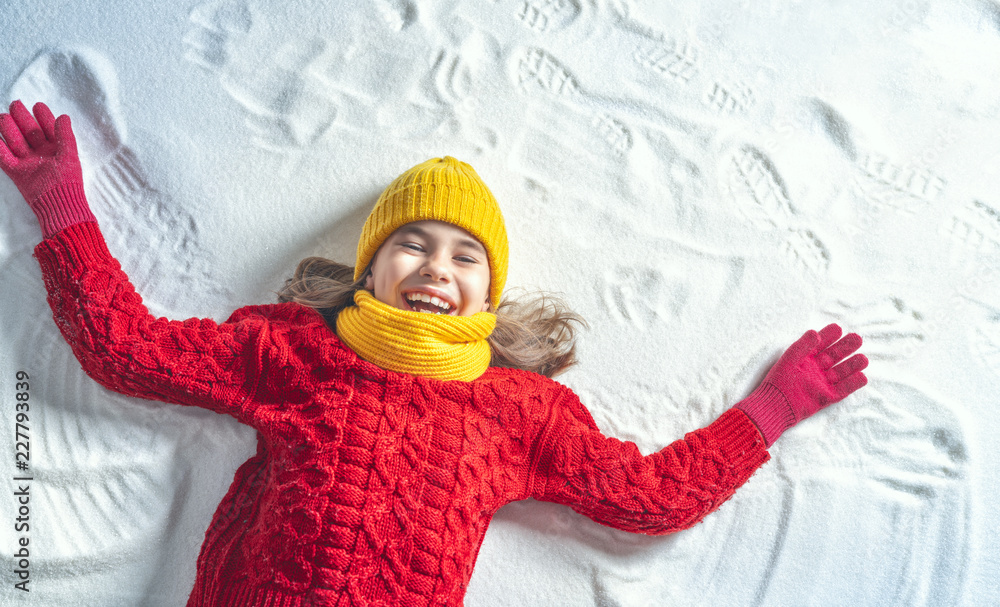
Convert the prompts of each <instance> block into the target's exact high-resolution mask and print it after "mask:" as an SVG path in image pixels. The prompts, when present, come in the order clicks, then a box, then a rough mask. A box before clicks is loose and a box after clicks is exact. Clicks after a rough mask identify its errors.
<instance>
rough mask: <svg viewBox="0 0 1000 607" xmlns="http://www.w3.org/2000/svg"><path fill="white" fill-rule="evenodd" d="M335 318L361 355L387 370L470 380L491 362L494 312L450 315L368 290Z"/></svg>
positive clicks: (339, 329) (357, 294) (344, 337)
mask: <svg viewBox="0 0 1000 607" xmlns="http://www.w3.org/2000/svg"><path fill="white" fill-rule="evenodd" d="M354 304H355V305H353V306H350V307H348V308H344V310H343V311H341V313H340V315H339V316H337V335H338V336H339V337H340V339H342V340H343V341H344V343H345V344H347V346H348V347H349V348H351V349H352V350H354V352H355V353H356V354H357V355H358V356H360V357H361V358H363V359H365V360H367V361H369V362H372V363H374V364H376V365H378V366H380V367H382V368H383V369H388V370H390V371H398V372H400V373H409V374H410V375H422V376H424V377H433V378H435V379H442V380H460V381H472V380H474V379H476V378H477V377H479V376H480V375H482V374H483V373H484V372H485V371H486V369H487V367H489V366H490V346H489V344H488V343H487V342H486V338H487V337H489V335H490V333H492V332H493V329H494V327H496V322H497V319H496V316H495V315H493V314H491V313H489V312H477V313H476V314H473V315H472V316H448V315H445V314H427V313H424V312H411V311H409V310H400V309H399V308H395V307H393V306H390V305H389V304H386V303H383V302H381V301H379V300H377V299H375V296H373V295H372V294H371V293H370V292H369V291H364V290H359V291H357V292H355V293H354Z"/></svg>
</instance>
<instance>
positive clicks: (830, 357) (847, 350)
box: [816, 333, 862, 367]
mask: <svg viewBox="0 0 1000 607" xmlns="http://www.w3.org/2000/svg"><path fill="white" fill-rule="evenodd" d="M861 343H862V342H861V336H860V335H858V334H857V333H848V334H847V335H845V336H844V338H843V339H841V340H840V341H838V342H837V343H835V344H833V345H832V346H830V347H829V348H827V349H826V351H825V352H823V354H822V355H821V356H820V357H818V358H817V360H816V362H818V363H819V364H820V366H822V367H830V366H833V365H835V364H837V363H838V362H840V361H841V360H843V359H845V358H847V357H848V356H850V355H851V354H852V353H854V352H856V351H857V350H858V348H860V347H861Z"/></svg>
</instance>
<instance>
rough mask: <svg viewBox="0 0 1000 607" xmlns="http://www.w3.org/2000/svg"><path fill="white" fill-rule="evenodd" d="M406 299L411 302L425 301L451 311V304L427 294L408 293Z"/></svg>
mask: <svg viewBox="0 0 1000 607" xmlns="http://www.w3.org/2000/svg"><path fill="white" fill-rule="evenodd" d="M405 297H406V299H408V300H409V301H423V302H425V303H429V304H431V305H434V306H437V307H439V308H441V309H443V310H450V309H451V304H449V303H448V302H446V301H444V300H443V299H439V298H437V297H432V296H430V295H428V294H426V293H407V294H406V296H405Z"/></svg>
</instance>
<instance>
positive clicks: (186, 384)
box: [0, 101, 267, 418]
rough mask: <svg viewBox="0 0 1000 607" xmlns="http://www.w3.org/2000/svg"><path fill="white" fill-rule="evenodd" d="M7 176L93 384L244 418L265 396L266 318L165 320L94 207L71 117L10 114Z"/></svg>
mask: <svg viewBox="0 0 1000 607" xmlns="http://www.w3.org/2000/svg"><path fill="white" fill-rule="evenodd" d="M0 134H2V135H3V141H0V168H2V169H3V170H4V172H5V173H7V175H8V176H10V178H11V180H13V181H14V183H15V185H17V187H18V189H19V190H20V192H21V194H22V195H23V196H24V198H25V200H26V201H27V202H28V205H29V206H30V207H31V209H32V211H34V212H35V215H36V216H37V217H38V220H39V223H40V225H41V227H42V233H43V235H44V237H45V239H44V240H43V242H42V243H41V244H39V245H38V246H37V247H36V248H35V256H36V257H37V258H38V261H39V264H40V265H41V268H42V275H43V278H44V281H45V287H46V290H47V291H48V301H49V304H50V306H51V307H52V311H53V315H54V317H55V321H56V325H57V326H58V327H59V330H60V331H61V332H62V334H63V336H64V337H65V338H66V341H67V343H69V345H70V347H71V348H72V349H73V353H74V354H75V355H76V357H77V358H78V359H79V361H80V363H81V365H82V366H83V368H84V370H85V371H86V372H87V374H88V375H90V376H91V377H93V378H94V379H95V380H97V381H98V382H99V383H101V384H102V385H104V386H106V387H108V388H110V389H112V390H115V391H117V392H121V393H123V394H127V395H129V396H138V397H142V398H149V399H156V400H163V401H168V402H174V403H178V404H190V405H199V406H204V407H208V408H211V409H213V410H216V411H219V412H222V413H230V414H233V415H235V416H237V417H238V418H241V417H243V416H242V415H241V414H242V413H245V411H242V407H245V406H246V404H247V402H248V400H249V398H248V397H249V395H250V394H251V393H252V391H253V390H254V389H255V387H256V377H259V374H260V369H259V365H255V364H253V361H255V360H259V358H260V357H259V356H254V351H255V349H256V348H257V347H258V344H259V340H260V338H261V337H262V334H266V333H267V322H266V319H265V318H264V317H263V316H261V315H255V314H247V313H243V314H238V315H234V317H233V318H231V319H230V320H229V321H227V322H226V323H223V324H216V323H215V322H214V321H212V320H201V319H190V320H186V321H184V322H178V321H168V320H166V319H163V318H159V319H158V318H155V317H153V316H152V315H150V314H149V311H148V310H147V309H146V307H145V306H144V305H143V303H142V298H141V297H139V295H138V294H137V293H136V292H135V290H134V288H133V287H132V284H131V283H130V282H129V280H128V277H127V276H126V275H125V273H124V272H122V270H121V266H120V265H119V264H118V261H117V260H115V259H114V258H113V257H112V256H111V254H110V253H109V252H108V249H107V246H106V244H105V242H104V238H103V236H102V235H101V232H100V229H99V228H98V226H97V223H96V220H95V218H94V216H93V214H92V213H91V212H90V208H89V206H88V204H87V200H86V198H85V196H84V191H83V178H82V171H81V169H80V161H79V157H78V155H77V150H76V141H75V139H74V136H73V131H72V128H71V126H70V121H69V117H68V116H60V117H59V119H58V120H56V119H55V117H54V116H53V115H52V112H51V111H49V109H48V108H47V107H46V106H45V105H44V104H41V103H39V104H36V105H35V107H34V116H32V115H31V113H29V112H28V110H27V109H26V108H25V107H24V106H23V105H22V104H21V103H20V102H19V101H15V102H14V103H13V104H11V107H10V113H9V114H0Z"/></svg>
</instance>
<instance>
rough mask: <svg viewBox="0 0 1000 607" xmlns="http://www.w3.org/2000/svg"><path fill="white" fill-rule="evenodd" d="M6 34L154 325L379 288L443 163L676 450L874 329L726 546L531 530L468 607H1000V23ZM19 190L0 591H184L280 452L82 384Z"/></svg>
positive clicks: (491, 562) (756, 10) (745, 498)
mask: <svg viewBox="0 0 1000 607" xmlns="http://www.w3.org/2000/svg"><path fill="white" fill-rule="evenodd" d="M0 38H2V40H3V46H4V49H5V50H4V52H3V53H2V54H0V90H2V91H4V93H5V95H6V98H7V99H6V101H7V102H9V101H11V100H13V99H23V100H24V101H25V102H26V103H27V104H29V105H30V104H32V103H34V102H35V101H45V102H47V103H48V104H49V105H50V106H51V107H52V108H53V109H54V110H55V111H56V112H57V113H68V114H70V115H71V116H72V118H73V121H74V126H75V129H76V133H77V138H78V140H79V142H80V148H81V156H82V161H83V165H84V170H85V173H86V175H85V177H86V181H87V182H86V187H87V192H88V195H89V198H90V201H91V206H92V207H93V211H94V213H95V215H96V216H97V218H98V220H99V221H100V224H101V226H102V229H103V231H104V234H105V236H106V238H107V240H108V244H109V247H110V248H111V251H112V253H114V254H115V255H116V256H117V257H118V259H119V260H120V261H121V262H122V264H123V266H124V268H125V269H126V271H127V272H128V273H129V275H130V276H131V277H132V279H133V281H134V283H135V284H136V287H137V289H138V290H139V292H140V293H141V294H142V295H143V297H144V299H145V301H146V302H147V305H148V306H149V307H150V309H151V311H152V312H153V313H154V314H156V315H158V316H168V317H170V318H177V319H183V318H188V317H192V316H198V317H211V318H214V319H216V320H217V321H222V320H224V319H225V318H226V317H228V315H229V314H230V313H231V312H232V311H233V310H235V309H236V308H239V307H241V306H244V305H248V304H255V303H268V302H273V301H274V299H275V296H274V291H275V290H277V289H278V288H279V287H280V286H281V284H282V283H283V280H284V278H286V277H287V276H288V275H290V273H291V271H292V270H293V268H294V266H295V264H296V263H297V261H298V260H300V259H302V258H304V257H307V256H310V255H323V256H326V257H330V258H333V259H337V260H340V261H344V262H348V263H353V260H354V250H355V247H356V244H357V238H358V234H359V233H360V228H361V225H362V223H363V222H364V219H365V217H366V216H367V214H368V211H369V210H370V209H371V206H372V204H373V203H374V201H375V198H376V197H377V196H378V193H379V192H380V191H381V190H382V188H384V187H385V186H386V185H387V184H388V183H389V181H391V180H392V179H393V178H394V177H395V176H396V175H397V174H399V173H400V172H401V171H403V170H405V169H406V168H408V167H410V166H412V165H414V164H416V163H418V162H420V161H423V160H425V159H427V158H430V157H433V156H442V155H446V154H447V155H453V156H456V157H458V158H461V159H463V160H466V161H467V162H469V163H471V164H472V165H473V166H474V167H475V168H476V169H477V170H478V172H479V173H480V175H481V176H482V177H483V179H484V180H485V181H486V182H487V183H488V184H489V185H490V187H491V189H492V190H493V192H494V193H495V194H496V195H497V197H498V199H499V200H500V203H501V206H502V209H503V211H504V214H505V217H506V221H507V227H508V232H509V235H510V240H511V258H510V268H509V279H508V285H510V286H511V287H522V288H525V289H528V290H535V289H542V290H545V291H552V292H557V293H561V294H563V295H564V297H565V299H566V300H567V301H568V303H569V304H570V305H571V306H572V307H573V308H574V309H575V310H576V311H577V312H579V313H580V314H582V315H583V316H584V317H585V318H586V319H587V321H588V322H589V324H590V328H589V330H588V331H586V332H585V333H584V334H583V336H582V338H581V342H580V363H579V365H577V367H575V368H574V369H573V370H571V371H570V372H568V373H566V374H565V375H563V376H561V377H560V381H562V382H563V383H565V384H567V385H569V386H570V387H571V388H573V389H574V390H575V391H576V392H577V393H579V394H580V396H581V398H582V399H583V401H584V403H585V404H586V405H587V406H588V407H589V409H590V410H591V412H592V413H593V415H594V417H595V419H596V420H597V423H598V425H599V426H600V427H601V429H602V430H603V431H604V432H605V433H607V434H610V435H614V436H617V437H618V438H621V439H623V440H631V441H634V442H635V443H636V444H637V445H638V446H639V448H640V449H641V450H642V451H643V452H644V453H650V452H653V451H655V450H658V449H660V448H662V447H663V446H665V445H666V444H668V443H669V442H671V441H673V440H675V439H677V438H679V437H681V436H682V435H683V434H684V433H685V432H687V431H690V430H694V429H696V428H699V427H703V426H705V425H707V424H708V423H710V422H711V421H712V420H713V419H715V418H716V417H717V416H718V415H719V414H721V413H722V412H723V411H725V410H726V409H727V408H728V407H729V406H731V405H732V404H734V403H735V402H737V401H738V400H739V399H741V398H743V397H744V396H746V395H747V394H748V393H749V392H750V390H752V389H753V387H754V386H755V385H756V382H758V381H759V380H760V378H761V377H762V374H763V373H764V372H766V370H767V368H768V367H769V366H770V364H771V363H773V361H774V360H775V359H776V357H777V355H778V354H780V352H781V351H782V350H783V349H784V348H785V347H786V346H787V345H789V344H790V343H791V342H792V341H794V340H795V339H796V338H797V337H798V336H799V335H801V334H802V333H803V332H804V331H805V330H807V329H810V328H816V329H818V328H820V327H822V326H824V325H825V324H827V323H829V322H838V323H840V324H841V325H842V326H844V327H845V328H846V329H848V330H851V331H856V332H858V333H860V334H861V335H862V336H863V338H864V339H865V346H864V347H863V350H862V351H863V352H865V353H866V354H867V355H868V356H869V357H870V359H871V366H870V369H869V371H868V375H869V378H870V383H869V385H868V386H867V387H866V388H865V389H863V390H862V391H860V392H859V393H857V394H855V395H852V396H851V397H849V398H848V399H846V400H845V401H843V402H841V403H839V404H837V405H835V406H833V407H831V408H829V409H827V410H825V411H823V412H821V413H819V414H817V415H816V416H815V417H813V418H811V419H809V420H806V421H805V422H803V423H802V424H800V425H798V426H796V427H795V428H793V429H791V430H789V431H788V432H786V434H785V435H784V436H783V437H782V438H781V439H780V440H779V441H778V443H777V444H776V445H775V446H773V447H772V449H771V454H772V460H771V461H770V462H769V463H767V464H766V465H765V466H764V467H763V468H761V469H760V470H759V471H758V472H757V473H756V474H755V475H754V476H753V477H752V478H751V479H750V481H749V482H748V483H747V484H746V485H745V486H744V487H742V488H741V489H739V490H738V491H737V493H736V495H735V496H734V497H733V498H732V499H731V500H730V501H729V502H727V503H726V504H724V505H723V506H722V507H721V508H720V509H719V510H718V511H717V512H715V513H713V514H711V515H710V516H709V517H707V518H706V519H705V521H704V522H702V523H701V524H699V525H697V526H695V527H694V528H692V529H690V530H687V531H684V532H680V533H677V534H674V535H671V536H667V537H658V538H653V537H646V536H642V535H632V534H628V533H625V532H620V531H617V530H613V529H610V528H606V527H602V526H600V525H598V524H596V523H594V522H592V521H590V520H588V519H586V518H584V517H582V516H580V515H578V514H576V513H574V512H573V511H572V510H570V509H569V508H566V507H562V506H558V505H553V504H546V503H540V502H534V501H526V502H519V503H516V504H512V505H510V506H508V507H506V508H504V509H502V510H501V511H500V512H499V513H498V514H497V516H496V517H495V519H494V521H493V523H492V525H491V527H490V529H489V532H488V533H487V536H486V540H485V543H484V544H483V546H482V550H481V552H480V555H479V560H478V563H477V565H476V570H475V573H474V575H473V577H472V581H471V585H470V587H469V590H468V594H467V597H466V604H467V605H468V606H469V607H483V606H492V605H540V606H567V607H569V606H574V607H575V606H587V605H595V606H598V605H599V606H621V607H628V606H660V605H735V606H739V605H755V606H760V605H775V606H785V605H823V606H834V605H850V606H857V605H878V606H880V607H881V606H891V605H899V606H920V605H943V606H952V605H997V604H1000V590H998V586H997V584H996V583H995V582H994V577H995V575H996V572H997V571H1000V548H998V546H1000V512H998V509H997V508H996V506H995V504H996V503H997V501H998V498H1000V474H998V470H997V464H996V463H995V462H994V461H993V460H992V459H991V458H992V457H993V456H991V455H990V454H991V453H993V454H997V453H1000V410H998V407H997V394H1000V193H998V191H997V184H998V177H1000V116H998V110H1000V61H998V60H997V58H998V57H1000V4H998V3H997V2H996V1H995V0H908V1H906V2H903V1H902V0H900V1H899V2H885V1H876V2H863V1H861V0H851V1H846V2H836V3H833V2H799V1H794V0H773V1H768V2H757V3H751V2H749V1H740V2H723V1H719V0H715V1H707V2H702V1H696V0H680V1H676V2H661V1H660V0H426V1H417V0H315V1H304V0H285V1H283V2H276V1H275V2H267V1H264V0H222V1H218V2H207V3H197V2H196V1H195V0H190V1H188V2H183V1H181V2H178V1H158V2H134V1H131V0H72V1H71V0H62V1H57V0H37V1H36V0H33V1H28V0H5V1H4V2H3V3H2V5H0ZM0 201H2V204H0V268H2V269H0V311H2V314H0V403H2V406H0V431H2V432H3V437H4V438H3V441H2V442H3V445H4V451H3V453H4V457H3V458H0V461H2V463H0V470H2V473H0V478H2V479H3V480H2V481H0V506H2V509H0V519H2V520H0V571H2V574H0V580H2V585H0V604H3V605H21V604H26V605H51V606H64V605H95V606H104V605H122V606H133V605H154V606H156V605H164V606H170V605H183V604H184V602H185V600H186V598H187V595H188V593H189V592H190V589H191V587H192V584H193V581H194V575H195V561H196V557H197V554H198V549H199V547H200V545H201V540H202V538H203V535H204V532H205V529H206V528H207V526H208V524H209V521H210V519H211V515H212V513H213V511H214V509H215V506H216V505H217V504H218V502H219V500H220V499H221V497H222V496H223V494H224V492H225V491H226V489H227V488H228V486H229V483H230V482H231V480H232V476H233V473H234V472H235V470H236V468H237V466H238V465H239V464H240V463H242V462H243V461H244V460H245V459H246V458H248V457H249V456H250V455H251V454H252V453H253V452H254V447H255V437H254V433H253V431H251V430H250V429H249V428H247V427H245V426H241V425H240V424H239V423H237V422H236V421H235V420H233V419H231V418H228V417H224V416H221V415H217V414H215V413H211V412H208V411H202V410H196V409H190V408H185V407H180V406H175V405H165V404H162V403H156V402H151V401H141V400H135V399H130V398H126V397H123V396H120V395H118V394H114V393H111V392H109V391H107V390H105V389H104V388H102V387H100V386H98V385H97V384H96V383H95V382H93V381H92V380H91V379H89V378H88V377H87V376H86V375H84V373H83V372H82V371H81V369H80V366H79V364H78V363H77V361H76V360H75V358H74V357H73V356H72V354H71V352H70V349H69V347H68V346H67V345H66V343H65V342H64V341H63V340H62V338H61V336H60V334H59V333H58V330H57V328H56V326H55V324H54V323H53V321H52V317H51V313H50V311H49V309H48V307H47V306H46V304H45V292H44V288H43V285H42V281H41V277H40V272H39V269H38V265H37V262H36V261H35V259H33V258H32V249H33V247H34V246H35V245H36V244H37V243H38V241H39V240H40V238H41V232H40V230H39V228H38V226H37V223H36V221H35V219H34V216H33V215H32V213H31V211H30V210H29V209H28V207H27V205H25V204H24V202H23V200H22V199H21V197H20V195H19V194H18V192H17V190H16V188H15V187H14V186H13V184H12V183H11V182H10V180H9V179H6V178H2V179H0ZM18 372H23V373H26V374H28V375H29V376H30V416H29V419H28V423H27V426H28V428H29V436H30V438H29V442H30V467H29V470H28V471H18V470H17V469H16V468H15V463H16V459H15V453H16V452H17V451H18V449H20V450H24V447H18V446H17V445H16V444H15V443H16V442H17V441H21V442H23V440H22V439H17V438H16V432H17V430H18V428H17V427H16V414H15V402H16V401H15V399H16V392H18V391H19V390H18V389H17V388H16V382H17V379H16V377H17V374H18ZM25 474H29V475H30V476H31V478H33V480H32V481H30V507H29V510H30V514H29V517H30V530H29V531H27V532H20V531H16V530H15V519H16V518H17V512H18V508H19V507H20V504H19V502H18V497H17V496H16V495H15V494H16V492H17V491H18V483H19V481H16V480H14V478H15V477H17V476H23V475H25ZM22 537H28V538H29V540H30V544H29V553H30V557H29V560H30V567H29V570H30V580H31V581H30V585H29V586H28V587H29V588H30V592H23V591H21V590H18V589H17V588H15V587H14V584H15V583H16V582H17V581H19V580H18V578H17V575H16V573H15V569H17V568H18V563H19V561H20V559H19V557H17V556H15V554H16V553H17V551H18V550H20V549H21V546H20V545H19V540H20V538H22ZM990 572H992V573H990Z"/></svg>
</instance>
